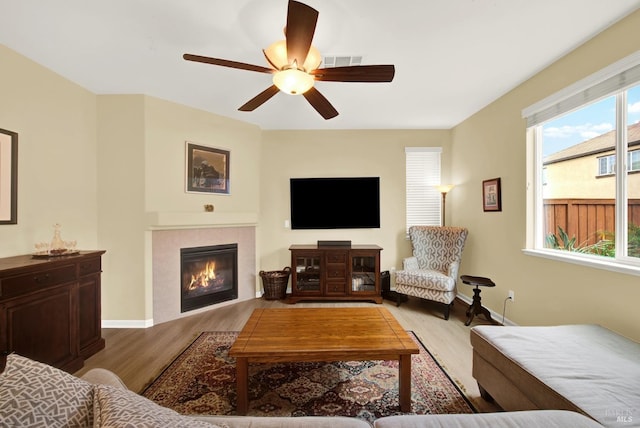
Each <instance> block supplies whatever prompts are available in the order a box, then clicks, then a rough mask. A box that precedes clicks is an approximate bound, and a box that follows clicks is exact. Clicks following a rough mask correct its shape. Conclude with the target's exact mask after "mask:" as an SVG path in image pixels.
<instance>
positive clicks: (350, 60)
mask: <svg viewBox="0 0 640 428" xmlns="http://www.w3.org/2000/svg"><path fill="white" fill-rule="evenodd" d="M351 65H362V55H357V56H343V55H333V56H324V57H322V64H320V68H332V67H348V66H351Z"/></svg>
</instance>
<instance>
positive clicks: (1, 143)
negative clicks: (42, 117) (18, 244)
mask: <svg viewBox="0 0 640 428" xmlns="http://www.w3.org/2000/svg"><path fill="white" fill-rule="evenodd" d="M17 223H18V134H17V133H16V132H12V131H7V130H6V129H0V224H17Z"/></svg>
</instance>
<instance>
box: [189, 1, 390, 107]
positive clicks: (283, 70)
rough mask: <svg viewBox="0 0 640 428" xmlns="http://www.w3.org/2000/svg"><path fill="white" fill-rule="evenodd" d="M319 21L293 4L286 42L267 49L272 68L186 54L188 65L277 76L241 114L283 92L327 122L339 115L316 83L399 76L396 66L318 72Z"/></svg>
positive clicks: (308, 9)
mask: <svg viewBox="0 0 640 428" xmlns="http://www.w3.org/2000/svg"><path fill="white" fill-rule="evenodd" d="M317 21H318V11H317V10H315V9H313V8H312V7H310V6H307V5H306V4H303V3H300V2H297V1H294V0H289V6H288V10H287V25H286V27H285V29H284V33H285V40H281V41H279V42H275V43H273V44H272V45H271V46H269V47H268V48H267V49H263V50H262V52H263V53H264V56H265V58H266V59H267V62H268V63H269V65H270V66H271V67H262V66H259V65H253V64H246V63H243V62H237V61H230V60H226V59H219V58H210V57H206V56H200V55H192V54H184V55H183V58H184V59H185V60H187V61H195V62H202V63H206V64H213V65H220V66H223V67H230V68H238V69H241V70H249V71H257V72H259V73H268V74H273V85H271V86H270V87H268V88H267V89H265V90H264V91H262V92H261V93H259V94H258V95H256V96H255V97H253V98H252V99H250V100H249V101H248V102H247V103H246V104H244V105H243V106H241V107H240V108H239V109H238V110H240V111H253V110H255V109H256V108H258V107H260V106H261V105H262V104H264V103H265V102H266V101H268V100H269V99H270V98H271V97H273V96H274V95H275V94H277V93H278V92H279V91H282V92H285V93H287V94H291V95H300V94H302V96H304V97H305V98H306V100H307V101H308V102H309V103H310V104H311V105H312V106H313V108H314V109H316V111H317V112H318V113H320V115H321V116H322V117H324V118H325V119H331V118H333V117H336V116H337V115H338V111H337V110H336V109H335V108H334V107H333V106H332V105H331V103H330V102H329V101H328V100H327V99H326V98H325V97H324V95H322V94H321V93H320V91H318V90H317V89H316V88H315V87H314V86H313V85H314V82H315V81H316V80H321V81H327V82H391V81H392V80H393V76H394V74H395V67H394V66H393V65H354V66H347V67H333V68H318V67H319V66H320V63H321V62H322V58H321V56H320V52H318V50H317V49H316V48H315V47H313V46H312V45H311V42H312V40H313V35H314V32H315V29H316V22H317Z"/></svg>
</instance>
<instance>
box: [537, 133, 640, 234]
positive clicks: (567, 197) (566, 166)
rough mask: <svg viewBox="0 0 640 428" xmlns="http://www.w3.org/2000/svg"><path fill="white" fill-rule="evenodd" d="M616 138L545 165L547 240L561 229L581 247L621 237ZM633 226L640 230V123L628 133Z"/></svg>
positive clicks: (571, 150)
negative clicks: (617, 218) (617, 225)
mask: <svg viewBox="0 0 640 428" xmlns="http://www.w3.org/2000/svg"><path fill="white" fill-rule="evenodd" d="M615 133H616V131H615V130H613V131H610V132H607V133H605V134H602V135H599V136H597V137H595V138H592V139H589V140H586V141H583V142H582V143H579V144H576V145H574V146H571V147H568V148H566V149H564V150H561V151H559V152H556V153H553V154H551V155H549V156H547V157H545V158H544V160H543V178H542V179H543V197H544V205H545V207H544V210H545V230H546V234H547V235H549V234H557V233H558V227H561V228H562V229H564V230H565V231H566V232H567V234H568V236H569V237H576V243H577V245H579V246H582V245H590V244H595V243H597V242H599V241H601V240H606V239H611V237H612V236H613V233H614V232H615V192H616V187H615V186H616V183H615V165H616V156H615ZM627 134H628V138H627V140H628V141H629V143H628V147H629V151H628V156H629V158H628V165H627V195H628V206H629V209H628V216H629V217H628V221H629V223H630V224H634V225H640V123H635V124H633V125H631V126H629V127H628V128H627Z"/></svg>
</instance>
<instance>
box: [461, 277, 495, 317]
mask: <svg viewBox="0 0 640 428" xmlns="http://www.w3.org/2000/svg"><path fill="white" fill-rule="evenodd" d="M460 279H461V280H462V282H464V283H465V284H467V285H471V286H473V287H475V288H474V289H473V302H471V305H469V309H467V322H465V323H464V325H469V324H471V321H472V320H473V317H475V316H476V315H480V314H482V315H484V316H485V317H486V318H487V320H489V321H491V322H493V319H492V318H491V313H489V310H488V309H487V308H485V307H483V306H482V300H481V298H480V288H479V287H495V286H496V284H494V282H493V281H491V280H490V279H489V278H483V277H481V276H471V275H462V276H461V277H460Z"/></svg>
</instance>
